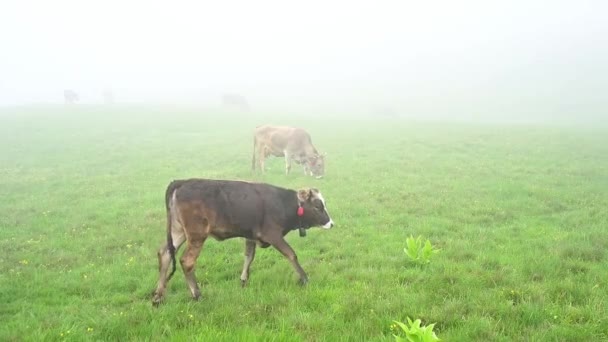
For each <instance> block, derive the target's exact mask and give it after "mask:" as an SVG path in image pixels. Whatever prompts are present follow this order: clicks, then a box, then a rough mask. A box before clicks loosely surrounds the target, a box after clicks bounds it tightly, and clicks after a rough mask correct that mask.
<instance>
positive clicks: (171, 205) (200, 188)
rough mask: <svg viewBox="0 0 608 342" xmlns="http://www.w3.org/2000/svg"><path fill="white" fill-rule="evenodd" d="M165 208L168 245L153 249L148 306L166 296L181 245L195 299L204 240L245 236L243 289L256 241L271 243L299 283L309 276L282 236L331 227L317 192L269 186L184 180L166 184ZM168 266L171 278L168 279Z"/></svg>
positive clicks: (183, 264) (185, 269) (188, 281)
mask: <svg viewBox="0 0 608 342" xmlns="http://www.w3.org/2000/svg"><path fill="white" fill-rule="evenodd" d="M165 204H166V209H167V243H166V244H164V245H163V246H162V247H161V249H160V250H159V251H158V262H159V272H160V275H159V280H158V286H157V288H156V291H155V293H154V298H153V301H152V302H153V304H154V305H158V304H159V303H160V302H161V301H162V299H163V296H164V294H165V288H166V286H167V282H168V281H169V279H171V277H172V276H173V273H174V272H175V268H176V266H175V264H176V261H175V254H176V252H177V251H178V250H179V248H180V246H181V245H182V244H183V243H184V242H186V250H185V251H184V253H183V254H182V257H181V258H180V263H181V266H182V270H183V272H184V274H185V276H186V282H187V283H188V287H189V288H190V292H191V294H192V298H194V299H198V298H199V297H200V290H199V287H198V285H197V282H196V278H195V275H194V266H195V263H196V259H197V258H198V255H199V253H200V252H201V249H202V248H203V244H204V243H205V240H206V239H207V238H208V237H210V236H211V237H213V238H215V239H216V240H220V241H221V240H225V239H230V238H235V237H242V238H245V263H244V265H243V272H242V274H241V283H242V286H245V285H246V283H247V280H248V278H249V266H251V263H252V261H253V258H254V256H255V248H256V243H257V244H258V245H260V247H262V248H266V247H268V246H270V245H272V246H273V247H274V248H276V249H277V250H278V251H280V252H281V253H282V254H283V255H284V256H285V257H286V258H287V259H288V260H289V261H290V262H291V264H292V266H293V267H294V269H295V270H296V271H297V273H298V275H299V278H300V279H299V282H300V284H306V283H307V281H308V277H307V275H306V273H305V272H304V270H303V269H302V267H301V266H300V264H299V263H298V258H297V256H296V253H295V252H294V251H293V249H292V248H291V247H290V246H289V244H288V243H287V242H286V241H285V239H284V236H285V235H286V234H287V233H289V232H290V231H292V230H295V229H300V233H301V235H303V234H302V233H304V232H305V229H308V228H311V227H315V226H321V227H323V228H325V229H329V228H331V227H333V225H334V222H333V221H332V219H331V218H330V217H329V214H328V212H327V209H326V208H325V205H326V203H325V199H324V198H323V196H322V195H321V192H319V190H318V189H315V188H310V189H300V190H298V191H295V190H291V189H284V188H281V187H277V186H274V185H270V184H264V183H249V182H244V181H231V180H210V179H187V180H176V181H173V182H171V183H170V184H169V186H168V187H167V191H166V194H165ZM170 263H172V264H173V270H172V271H171V274H169V275H168V276H167V273H168V271H169V266H170Z"/></svg>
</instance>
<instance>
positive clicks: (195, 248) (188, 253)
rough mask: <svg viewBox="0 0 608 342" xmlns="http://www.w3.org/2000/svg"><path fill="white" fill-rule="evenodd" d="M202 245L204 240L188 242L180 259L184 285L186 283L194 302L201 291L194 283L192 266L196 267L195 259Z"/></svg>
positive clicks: (194, 277)
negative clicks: (184, 280) (184, 279)
mask: <svg viewBox="0 0 608 342" xmlns="http://www.w3.org/2000/svg"><path fill="white" fill-rule="evenodd" d="M204 243H205V239H202V240H195V241H188V246H187V247H186V250H185V251H184V255H182V257H181V259H180V263H181V264H182V269H183V270H184V275H185V277H186V283H188V287H189V288H190V293H191V294H192V299H194V300H198V299H199V298H200V296H201V290H200V289H199V287H198V284H197V283H196V276H195V274H194V266H195V265H196V259H197V258H198V255H199V254H200V253H201V250H202V249H203V244H204Z"/></svg>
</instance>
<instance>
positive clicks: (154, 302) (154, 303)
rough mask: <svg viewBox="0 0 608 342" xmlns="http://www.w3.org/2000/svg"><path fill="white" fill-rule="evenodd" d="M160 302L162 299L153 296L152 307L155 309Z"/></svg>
mask: <svg viewBox="0 0 608 342" xmlns="http://www.w3.org/2000/svg"><path fill="white" fill-rule="evenodd" d="M162 301H163V298H162V297H161V296H158V295H154V298H153V299H152V306H154V307H155V308H156V307H158V305H160V303H161V302H162Z"/></svg>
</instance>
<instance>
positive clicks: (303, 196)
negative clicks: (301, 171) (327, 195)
mask: <svg viewBox="0 0 608 342" xmlns="http://www.w3.org/2000/svg"><path fill="white" fill-rule="evenodd" d="M310 194H311V192H310V190H308V189H300V190H298V200H299V201H300V202H302V203H303V202H306V201H308V199H310Z"/></svg>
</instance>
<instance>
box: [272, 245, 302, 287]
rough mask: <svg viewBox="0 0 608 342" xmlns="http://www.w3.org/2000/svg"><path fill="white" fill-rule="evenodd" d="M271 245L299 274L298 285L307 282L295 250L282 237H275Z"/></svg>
mask: <svg viewBox="0 0 608 342" xmlns="http://www.w3.org/2000/svg"><path fill="white" fill-rule="evenodd" d="M271 244H272V246H273V247H274V248H276V249H277V250H278V251H279V252H281V254H283V255H284V256H285V257H286V258H287V259H288V260H289V261H290V262H291V265H292V266H293V268H294V269H295V270H296V272H297V273H298V275H299V276H300V280H299V283H300V285H306V283H308V276H307V275H306V272H304V269H302V266H300V263H299V262H298V256H297V255H296V252H295V251H294V250H293V248H291V246H290V245H289V244H288V243H287V241H285V239H283V237H280V238H277V239H275V241H273V242H271Z"/></svg>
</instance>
